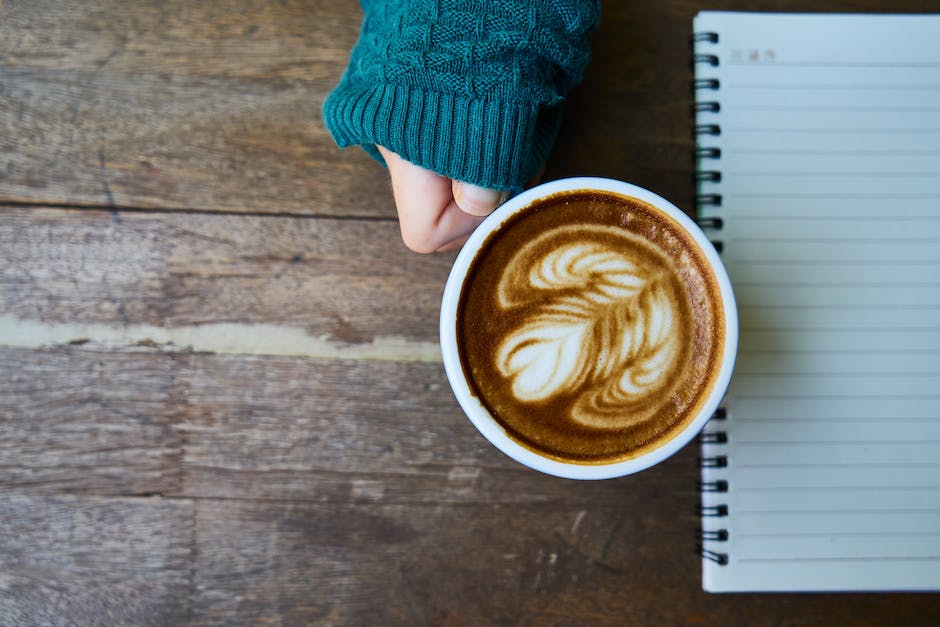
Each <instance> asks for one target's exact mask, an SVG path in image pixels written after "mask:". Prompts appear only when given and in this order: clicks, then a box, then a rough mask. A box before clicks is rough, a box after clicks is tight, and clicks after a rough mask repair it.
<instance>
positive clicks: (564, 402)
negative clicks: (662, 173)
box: [440, 178, 738, 479]
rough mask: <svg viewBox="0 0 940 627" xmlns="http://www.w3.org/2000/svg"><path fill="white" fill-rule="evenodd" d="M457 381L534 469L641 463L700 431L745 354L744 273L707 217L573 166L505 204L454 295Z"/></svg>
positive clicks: (446, 336) (506, 446) (451, 338)
mask: <svg viewBox="0 0 940 627" xmlns="http://www.w3.org/2000/svg"><path fill="white" fill-rule="evenodd" d="M440 333H441V351H442V355H443V359H444V368H445V371H446V373H447V378H448V380H449V382H450V384H451V388H452V389H453V391H454V394H455V396H456V398H457V401H458V402H459V404H460V406H461V408H462V409H463V410H464V412H465V413H466V415H467V416H468V417H469V418H470V420H471V422H473V424H474V425H475V426H476V428H477V429H478V430H479V431H480V433H482V434H483V436H484V437H486V438H487V439H488V440H489V441H490V442H491V443H492V444H494V445H495V446H496V447H497V448H498V449H500V450H501V451H503V452H504V453H505V454H507V455H509V456H510V457H512V458H513V459H515V460H517V461H518V462H520V463H522V464H525V465H526V466H529V467H531V468H534V469H536V470H539V471H541V472H545V473H548V474H551V475H556V476H560V477H568V478H573V479H604V478H610V477H617V476H622V475H627V474H631V473H634V472H638V471H640V470H643V469H645V468H648V467H650V466H652V465H654V464H656V463H658V462H660V461H662V460H664V459H666V458H667V457H669V456H670V455H672V454H673V453H675V452H676V451H678V450H679V449H680V448H682V447H683V446H684V445H685V444H687V443H688V442H689V441H690V440H692V439H693V438H694V437H695V436H696V435H697V434H698V432H699V431H700V430H701V428H702V427H703V426H704V425H705V423H706V422H707V421H708V419H709V418H710V417H711V415H712V414H713V413H714V411H715V409H716V408H717V406H718V403H719V402H720V401H721V399H722V397H723V395H724V393H725V391H726V389H727V386H728V383H729V381H730V378H731V373H732V370H733V367H734V360H735V353H736V349H737V340H738V324H737V311H736V308H735V302H734V296H733V293H732V290H731V284H730V281H729V280H728V276H727V273H726V271H725V269H724V266H723V265H722V263H721V260H720V258H719V257H718V254H717V252H716V251H715V249H714V247H713V246H712V244H711V243H710V242H709V241H708V239H707V238H706V236H705V234H704V233H702V231H701V229H699V227H698V226H697V225H696V224H695V223H694V222H693V221H692V220H691V219H690V218H689V217H688V216H686V215H685V214H684V213H683V212H682V211H680V210H679V209H677V208H676V207H675V206H673V205H672V204H671V203H669V202H668V201H666V200H664V199H663V198H661V197H659V196H657V195H656V194H653V193H652V192H649V191H647V190H645V189H642V188H640V187H637V186H635V185H630V184H628V183H624V182H621V181H615V180H611V179H601V178H576V179H564V180H559V181H553V182H551V183H546V184H543V185H540V186H538V187H535V188H533V189H530V190H527V191H525V192H523V193H522V194H520V195H519V196H516V197H515V198H513V199H511V200H510V201H509V202H507V203H506V204H504V205H503V206H501V207H500V208H499V209H497V210H496V211H495V212H494V213H493V214H492V215H491V216H490V217H488V218H487V219H486V220H485V221H484V222H483V224H482V225H481V226H480V227H479V228H478V229H477V230H476V231H475V232H474V233H473V235H472V236H471V237H470V239H469V240H468V241H467V243H466V244H465V245H464V247H463V249H462V250H461V252H460V254H459V255H458V257H457V259H456V261H455V262H454V266H453V268H452V269H451V273H450V276H449V278H448V280H447V284H446V286H445V289H444V296H443V301H442V305H441V320H440Z"/></svg>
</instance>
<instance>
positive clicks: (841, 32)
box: [693, 12, 940, 592]
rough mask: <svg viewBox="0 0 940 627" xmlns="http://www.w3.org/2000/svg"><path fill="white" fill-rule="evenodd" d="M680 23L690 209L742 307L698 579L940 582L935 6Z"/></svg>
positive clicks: (939, 40)
mask: <svg viewBox="0 0 940 627" xmlns="http://www.w3.org/2000/svg"><path fill="white" fill-rule="evenodd" d="M694 32H695V34H694V35H693V47H694V61H695V85H694V87H695V94H696V105H695V110H696V113H695V118H696V120H695V122H696V128H695V130H696V134H697V147H696V151H697V164H698V178H699V215H700V219H701V223H702V225H703V227H705V228H706V229H707V230H708V231H709V233H710V235H711V236H712V239H713V240H714V241H715V242H716V245H718V246H719V247H720V248H719V250H720V251H721V254H722V257H723V259H724V260H725V263H726V265H727V267H728V271H729V274H730V276H731V280H732V283H733V285H734V287H735V293H736V296H737V299H738V309H739V314H740V322H741V340H740V347H739V353H738V362H737V368H736V371H735V375H734V378H733V381H732V383H731V387H730V389H729V392H728V394H727V396H726V398H725V403H724V407H723V409H722V410H721V411H720V412H719V413H718V414H716V416H715V417H714V419H713V420H712V421H711V422H710V423H709V425H708V426H707V427H706V431H705V433H704V434H703V435H702V438H701V447H702V466H703V468H702V473H701V478H702V483H701V488H702V497H701V498H702V512H701V514H702V532H701V534H702V535H701V548H702V556H703V560H702V563H703V587H704V588H705V590H708V591H712V592H733V591H839V590H844V591H850V590H937V589H940V16H938V15H930V16H911V15H905V16H900V15H892V16H888V15H849V14H843V15H828V14H760V13H727V12H703V13H700V14H699V15H698V16H697V17H696V19H695V23H694Z"/></svg>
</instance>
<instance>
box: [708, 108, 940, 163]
mask: <svg viewBox="0 0 940 627" xmlns="http://www.w3.org/2000/svg"><path fill="white" fill-rule="evenodd" d="M730 109H733V110H734V111H810V112H816V111H836V112H848V113H880V112H884V113H899V112H900V113H931V112H934V111H937V112H940V107H893V106H890V105H884V106H879V107H871V106H868V107H853V106H838V105H828V106H820V105H805V106H801V105H742V104H735V105H733V106H731V105H729V106H728V107H727V109H726V110H730ZM735 152H744V151H740V150H735Z"/></svg>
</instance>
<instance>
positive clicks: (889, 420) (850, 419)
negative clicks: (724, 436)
mask: <svg viewBox="0 0 940 627" xmlns="http://www.w3.org/2000/svg"><path fill="white" fill-rule="evenodd" d="M938 421H940V415H938V416H931V417H919V418H909V417H897V416H878V417H865V418H857V417H855V416H841V417H840V416H820V417H818V418H805V417H803V416H793V417H787V418H753V417H747V416H741V417H735V418H734V422H735V423H737V424H749V423H750V424H762V423H767V422H780V423H785V424H789V423H791V422H793V423H796V422H807V423H828V422H838V423H862V424H869V423H870V424H890V425H892V426H896V425H903V424H905V423H917V424H922V423H927V424H934V423H936V422H938Z"/></svg>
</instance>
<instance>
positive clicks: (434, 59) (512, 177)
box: [323, 0, 600, 189]
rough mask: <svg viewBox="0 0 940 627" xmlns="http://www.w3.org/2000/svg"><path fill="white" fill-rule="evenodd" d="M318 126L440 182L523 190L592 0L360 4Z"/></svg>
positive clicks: (590, 18) (583, 60)
mask: <svg viewBox="0 0 940 627" xmlns="http://www.w3.org/2000/svg"><path fill="white" fill-rule="evenodd" d="M362 6H363V10H364V12H365V19H364V20H363V23H362V30H361V33H360V36H359V41H358V42H357V43H356V46H355V48H354V49H353V51H352V56H351V59H350V62H349V66H348V67H347V69H346V72H345V73H344V74H343V77H342V79H341V80H340V83H339V85H338V86H337V87H336V88H335V89H334V90H333V92H332V93H331V94H330V95H329V97H328V98H327V100H326V102H325V104H324V107H323V115H324V121H325V123H326V126H327V128H328V129H329V131H330V133H331V134H332V135H333V138H334V139H335V140H336V143H337V144H338V145H339V146H341V147H346V146H352V145H361V146H362V147H363V148H365V150H366V151H367V152H369V154H371V155H372V156H373V157H376V158H377V159H379V160H380V161H381V156H380V155H379V153H378V151H377V150H376V145H381V146H384V147H386V148H388V149H390V150H392V151H394V152H396V153H398V154H399V155H401V156H402V157H404V158H405V159H407V160H409V161H411V162H413V163H417V164H418V165H421V166H423V167H425V168H427V169H429V170H433V171H434V172H437V173H439V174H442V175H444V176H447V177H449V178H453V179H457V180H461V181H466V182H468V183H472V184H475V185H480V186H483V187H489V188H494V189H511V188H518V187H521V186H522V185H523V184H524V183H525V182H526V181H527V180H528V179H530V178H531V177H532V176H533V175H534V174H535V173H536V172H537V171H538V169H539V167H540V166H541V164H542V163H543V162H544V161H545V159H546V158H547V157H548V153H549V151H550V149H551V147H552V144H554V142H555V137H556V136H557V134H558V128H559V125H560V123H561V112H562V108H563V105H564V102H565V98H566V96H567V95H568V93H569V92H570V90H571V89H572V88H574V87H575V85H577V84H578V83H579V82H580V80H581V76H582V74H583V72H584V69H585V67H586V65H587V62H588V57H589V48H588V43H587V38H588V35H589V34H590V32H591V31H592V30H593V29H594V27H595V26H596V24H597V21H598V19H599V16H600V6H599V2H598V1H597V0H401V1H391V0H363V2H362Z"/></svg>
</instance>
